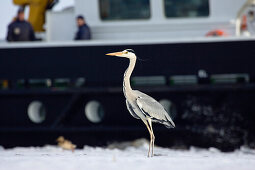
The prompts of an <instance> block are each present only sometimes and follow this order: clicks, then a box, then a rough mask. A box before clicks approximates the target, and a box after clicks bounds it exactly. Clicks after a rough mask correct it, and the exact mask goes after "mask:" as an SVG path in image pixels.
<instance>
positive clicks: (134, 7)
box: [99, 0, 150, 20]
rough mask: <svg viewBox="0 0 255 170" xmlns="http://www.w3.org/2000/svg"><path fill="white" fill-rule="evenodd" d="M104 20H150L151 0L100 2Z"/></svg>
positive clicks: (108, 0) (111, 0) (107, 0)
mask: <svg viewBox="0 0 255 170" xmlns="http://www.w3.org/2000/svg"><path fill="white" fill-rule="evenodd" d="M99 8H100V17H101V19H102V20H129V19H148V18H150V1H149V0H99Z"/></svg>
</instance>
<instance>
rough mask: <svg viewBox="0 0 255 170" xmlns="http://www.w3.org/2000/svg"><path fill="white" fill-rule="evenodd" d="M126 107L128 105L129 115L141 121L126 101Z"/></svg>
mask: <svg viewBox="0 0 255 170" xmlns="http://www.w3.org/2000/svg"><path fill="white" fill-rule="evenodd" d="M126 105H127V109H128V111H129V113H130V114H131V115H132V116H133V117H134V118H136V119H140V117H139V116H137V114H136V113H135V111H134V108H133V107H132V105H131V104H130V103H129V102H128V101H127V100H126Z"/></svg>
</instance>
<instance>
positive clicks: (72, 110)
mask: <svg viewBox="0 0 255 170" xmlns="http://www.w3.org/2000/svg"><path fill="white" fill-rule="evenodd" d="M253 4H254V2H253V1H250V0H249V1H246V0H190V1H174V0H160V1H159V0H139V1H128V3H127V1H123V0H122V1H114V0H97V1H89V0H76V1H75V4H74V6H73V7H70V8H66V9H63V10H62V11H58V12H54V11H48V12H47V14H46V19H47V22H46V32H45V34H44V35H43V41H40V42H22V43H21V42H19V43H18V42H17V43H7V42H1V44H0V108H1V110H0V114H1V116H0V145H2V146H4V147H7V148H8V147H15V146H43V145H45V144H54V142H55V140H56V138H57V137H58V136H65V137H67V138H68V139H71V140H72V141H73V142H74V143H75V144H77V146H78V147H83V146H84V145H107V144H109V143H111V142H115V141H126V140H134V139H137V138H144V137H145V138H146V137H149V134H147V132H146V128H145V126H144V125H143V124H142V123H141V122H140V121H138V120H136V119H133V118H132V116H130V114H129V113H128V111H127V109H126V106H125V98H124V96H123V92H122V78H123V74H124V70H125V69H126V67H127V66H128V60H119V59H118V58H114V57H109V56H106V55H105V54H106V53H109V52H115V51H121V50H124V49H133V50H134V51H135V53H136V55H137V56H138V58H139V59H138V62H137V65H136V68H135V70H134V72H133V74H132V78H131V85H132V87H133V89H139V90H141V91H143V92H145V93H147V94H149V95H151V96H153V97H154V98H155V99H157V100H158V101H159V102H160V103H161V104H162V105H163V106H164V107H165V109H166V110H167V111H168V113H169V114H170V115H171V117H172V118H173V120H174V122H175V124H176V128H175V129H170V130H169V129H166V128H165V127H163V126H161V125H155V133H156V136H157V139H156V144H157V145H160V146H167V147H175V148H188V147H189V146H199V147H216V148H219V149H221V150H223V151H231V150H234V149H236V148H238V147H240V146H242V145H247V146H249V147H255V142H254V141H255V136H254V133H253V132H254V130H255V126H254V122H255V116H254V111H255V105H254V104H253V101H255V84H254V83H255V67H254V61H255V59H254V54H255V48H254V47H255V38H254V37H253V35H252V31H251V30H250V29H252V27H251V26H250V25H251V24H249V16H248V15H249V14H250V11H252V10H254V6H253ZM77 15H83V16H85V19H86V22H87V23H88V24H89V26H90V28H91V31H92V40H84V41H74V40H73V38H74V34H75V31H76V26H75V18H76V16H77ZM245 17H246V18H245ZM244 18H245V19H244ZM247 18H248V19H247Z"/></svg>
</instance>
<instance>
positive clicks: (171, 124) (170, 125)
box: [163, 120, 175, 128]
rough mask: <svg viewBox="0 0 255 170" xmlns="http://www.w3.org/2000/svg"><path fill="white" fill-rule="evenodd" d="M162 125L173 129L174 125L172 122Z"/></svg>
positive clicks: (165, 122)
mask: <svg viewBox="0 0 255 170" xmlns="http://www.w3.org/2000/svg"><path fill="white" fill-rule="evenodd" d="M163 124H164V125H165V126H166V127H167V128H175V124H174V122H173V121H172V120H170V121H164V122H163Z"/></svg>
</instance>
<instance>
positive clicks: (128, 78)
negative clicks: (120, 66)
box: [123, 58, 136, 97]
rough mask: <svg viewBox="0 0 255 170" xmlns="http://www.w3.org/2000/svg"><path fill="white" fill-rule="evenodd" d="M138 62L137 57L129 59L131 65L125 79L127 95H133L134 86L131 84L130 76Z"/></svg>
mask: <svg viewBox="0 0 255 170" xmlns="http://www.w3.org/2000/svg"><path fill="white" fill-rule="evenodd" d="M135 63H136V58H130V59H129V66H128V68H127V70H126V71H125V73H124V80H123V92H124V94H125V96H126V97H130V96H129V95H132V88H131V86H130V76H131V74H132V72H133V70H134V67H135Z"/></svg>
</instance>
